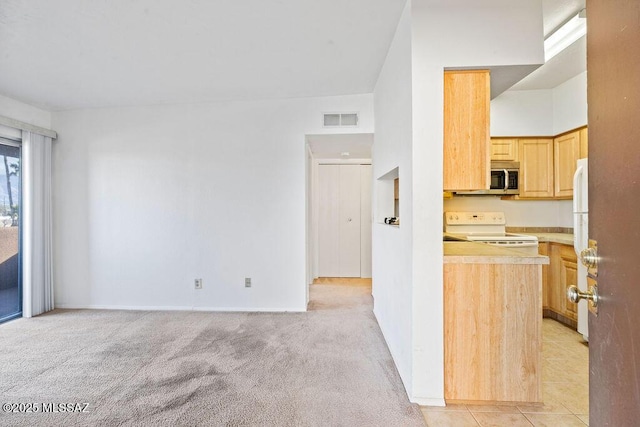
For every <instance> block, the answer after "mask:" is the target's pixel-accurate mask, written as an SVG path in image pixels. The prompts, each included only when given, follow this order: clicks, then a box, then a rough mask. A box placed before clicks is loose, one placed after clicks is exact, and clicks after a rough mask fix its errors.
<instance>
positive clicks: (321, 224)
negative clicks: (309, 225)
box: [318, 165, 340, 277]
mask: <svg viewBox="0 0 640 427" xmlns="http://www.w3.org/2000/svg"><path fill="white" fill-rule="evenodd" d="M339 168H340V166H339V165H319V166H318V277H340V267H339V264H338V253H339V250H338V248H339V241H338V230H339V228H338V221H339V209H338V204H339V198H338V194H339V188H340V169H339Z"/></svg>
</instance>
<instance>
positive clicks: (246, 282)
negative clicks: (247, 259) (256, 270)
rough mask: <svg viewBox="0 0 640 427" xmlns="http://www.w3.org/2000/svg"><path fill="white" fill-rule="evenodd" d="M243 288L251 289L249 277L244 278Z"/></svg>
mask: <svg viewBox="0 0 640 427" xmlns="http://www.w3.org/2000/svg"><path fill="white" fill-rule="evenodd" d="M244 287H245V288H250V287H251V277H245V278H244Z"/></svg>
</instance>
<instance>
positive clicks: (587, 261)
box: [580, 247, 598, 268]
mask: <svg viewBox="0 0 640 427" xmlns="http://www.w3.org/2000/svg"><path fill="white" fill-rule="evenodd" d="M580 261H581V262H582V265H584V266H585V267H587V268H595V267H597V266H598V252H597V249H596V248H594V247H589V248H586V249H583V250H582V251H580Z"/></svg>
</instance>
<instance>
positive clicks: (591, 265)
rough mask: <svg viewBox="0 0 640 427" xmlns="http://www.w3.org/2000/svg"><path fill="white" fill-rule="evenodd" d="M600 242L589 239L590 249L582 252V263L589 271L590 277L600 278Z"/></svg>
mask: <svg viewBox="0 0 640 427" xmlns="http://www.w3.org/2000/svg"><path fill="white" fill-rule="evenodd" d="M598 261H600V258H599V257H598V242H596V241H595V240H592V239H589V247H588V248H586V249H583V250H582V251H581V252H580V262H582V265H584V266H585V267H587V268H588V269H589V275H590V276H592V277H598Z"/></svg>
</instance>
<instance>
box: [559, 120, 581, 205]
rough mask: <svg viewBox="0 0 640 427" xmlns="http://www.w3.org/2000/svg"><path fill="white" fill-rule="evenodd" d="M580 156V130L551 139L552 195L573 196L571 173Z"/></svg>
mask: <svg viewBox="0 0 640 427" xmlns="http://www.w3.org/2000/svg"><path fill="white" fill-rule="evenodd" d="M579 158H580V131H579V130H577V131H573V132H570V133H566V134H564V135H561V136H558V137H556V138H554V139H553V159H554V161H553V176H554V182H555V185H554V196H555V197H573V174H574V173H575V171H576V162H577V161H578V159H579Z"/></svg>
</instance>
